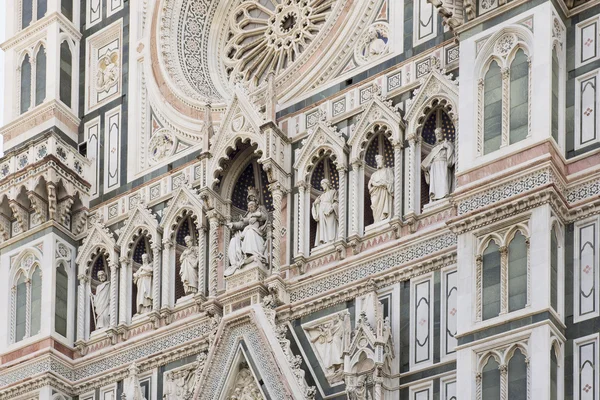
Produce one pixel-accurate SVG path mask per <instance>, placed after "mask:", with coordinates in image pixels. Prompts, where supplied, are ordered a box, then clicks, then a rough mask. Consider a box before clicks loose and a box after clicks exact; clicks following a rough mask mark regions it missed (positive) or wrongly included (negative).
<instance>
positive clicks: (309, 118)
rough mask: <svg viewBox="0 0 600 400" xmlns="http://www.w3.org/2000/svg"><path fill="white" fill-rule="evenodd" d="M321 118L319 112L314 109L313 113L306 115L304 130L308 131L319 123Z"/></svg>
mask: <svg viewBox="0 0 600 400" xmlns="http://www.w3.org/2000/svg"><path fill="white" fill-rule="evenodd" d="M320 118H321V110H320V109H316V110H315V111H313V112H311V113H309V114H306V129H310V128H312V127H314V126H316V125H317V124H318V123H319V119H320Z"/></svg>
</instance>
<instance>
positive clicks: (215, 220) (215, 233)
mask: <svg viewBox="0 0 600 400" xmlns="http://www.w3.org/2000/svg"><path fill="white" fill-rule="evenodd" d="M208 221H209V224H210V230H209V251H210V253H209V255H208V296H209V297H216V296H217V290H218V284H219V277H218V268H219V259H218V253H219V217H218V215H217V212H216V211H214V210H211V211H209V212H208Z"/></svg>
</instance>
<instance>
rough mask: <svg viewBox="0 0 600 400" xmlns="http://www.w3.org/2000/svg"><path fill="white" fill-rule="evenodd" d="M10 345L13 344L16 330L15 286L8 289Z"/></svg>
mask: <svg viewBox="0 0 600 400" xmlns="http://www.w3.org/2000/svg"><path fill="white" fill-rule="evenodd" d="M10 299H11V305H10V322H11V323H10V334H9V336H10V343H14V342H15V330H16V328H17V326H16V324H17V286H16V285H15V286H13V287H12V288H11V289H10Z"/></svg>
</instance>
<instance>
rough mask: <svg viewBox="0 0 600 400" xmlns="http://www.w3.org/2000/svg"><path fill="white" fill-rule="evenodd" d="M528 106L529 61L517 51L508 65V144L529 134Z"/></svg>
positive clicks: (518, 140) (523, 54) (521, 51)
mask: <svg viewBox="0 0 600 400" xmlns="http://www.w3.org/2000/svg"><path fill="white" fill-rule="evenodd" d="M528 104H529V60H528V57H527V55H526V54H525V52H524V51H523V49H519V50H517V54H516V55H515V58H514V60H513V61H512V64H511V65H510V144H513V143H517V142H520V141H521V140H523V139H525V138H526V137H527V134H528V133H529V127H528V125H529V123H528V121H529V106H528Z"/></svg>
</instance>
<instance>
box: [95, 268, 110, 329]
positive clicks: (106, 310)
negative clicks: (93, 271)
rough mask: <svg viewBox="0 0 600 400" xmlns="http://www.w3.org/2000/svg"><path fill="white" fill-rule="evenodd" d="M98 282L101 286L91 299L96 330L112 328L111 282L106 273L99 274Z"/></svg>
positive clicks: (100, 272)
mask: <svg viewBox="0 0 600 400" xmlns="http://www.w3.org/2000/svg"><path fill="white" fill-rule="evenodd" d="M98 280H99V281H100V284H99V285H98V286H97V287H96V294H91V299H92V306H93V308H94V314H95V315H94V316H95V322H96V329H102V328H108V327H109V326H110V281H109V280H108V278H107V277H106V273H105V272H104V271H99V272H98Z"/></svg>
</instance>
